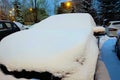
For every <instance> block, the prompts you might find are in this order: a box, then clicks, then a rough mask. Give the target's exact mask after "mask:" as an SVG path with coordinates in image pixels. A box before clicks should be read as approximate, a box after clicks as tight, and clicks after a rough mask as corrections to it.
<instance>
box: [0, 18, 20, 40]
mask: <svg viewBox="0 0 120 80" xmlns="http://www.w3.org/2000/svg"><path fill="white" fill-rule="evenodd" d="M16 31H20V29H19V27H18V26H17V25H16V24H15V23H13V22H11V21H5V20H0V40H1V39H2V38H4V37H5V36H7V35H9V34H11V33H14V32H16Z"/></svg>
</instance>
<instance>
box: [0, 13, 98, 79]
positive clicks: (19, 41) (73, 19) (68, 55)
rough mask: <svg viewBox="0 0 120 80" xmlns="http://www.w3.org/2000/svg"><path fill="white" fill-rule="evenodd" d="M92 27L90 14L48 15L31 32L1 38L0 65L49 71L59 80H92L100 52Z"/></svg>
mask: <svg viewBox="0 0 120 80" xmlns="http://www.w3.org/2000/svg"><path fill="white" fill-rule="evenodd" d="M66 18H68V19H66ZM59 20H61V21H59ZM58 22H59V23H58ZM93 26H95V23H94V21H93V19H92V17H91V16H90V15H89V14H63V15H57V16H51V17H50V18H48V19H46V20H43V21H42V22H40V23H38V24H36V25H34V28H33V29H29V30H25V31H21V32H17V33H14V34H12V35H10V36H7V37H6V38H4V39H3V40H2V41H1V43H0V64H3V65H5V66H6V67H7V68H8V70H9V71H13V70H18V71H21V70H22V69H25V70H27V71H32V70H34V71H37V72H45V71H48V72H50V73H52V74H53V75H54V76H57V77H61V78H62V80H93V78H94V73H95V67H96V61H97V58H98V53H99V52H98V48H97V44H96V39H95V37H94V36H93Z"/></svg>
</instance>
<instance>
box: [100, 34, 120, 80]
mask: <svg viewBox="0 0 120 80" xmlns="http://www.w3.org/2000/svg"><path fill="white" fill-rule="evenodd" d="M115 43H116V38H115V37H108V36H103V37H101V44H100V46H101V48H100V50H101V59H102V60H103V62H104V63H105V65H106V68H107V70H108V72H109V75H110V78H111V80H120V60H118V58H117V56H116V53H115V49H114V47H115Z"/></svg>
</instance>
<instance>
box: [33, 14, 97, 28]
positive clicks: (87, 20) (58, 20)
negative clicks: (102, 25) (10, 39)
mask: <svg viewBox="0 0 120 80" xmlns="http://www.w3.org/2000/svg"><path fill="white" fill-rule="evenodd" d="M40 23H41V24H39V23H37V24H35V25H33V26H31V27H32V28H36V29H43V28H47V29H67V30H70V29H72V30H74V29H75V30H76V29H80V28H81V27H96V24H95V22H94V20H93V18H92V17H91V16H90V15H89V14H88V13H73V14H72V13H71V14H61V15H54V16H50V17H48V18H47V19H45V20H42V21H41V22H40Z"/></svg>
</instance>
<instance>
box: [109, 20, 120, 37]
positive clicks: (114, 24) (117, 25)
mask: <svg viewBox="0 0 120 80" xmlns="http://www.w3.org/2000/svg"><path fill="white" fill-rule="evenodd" d="M108 24H109V25H108V29H109V35H110V36H117V34H116V32H117V30H118V29H120V21H110V22H109V23H108Z"/></svg>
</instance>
